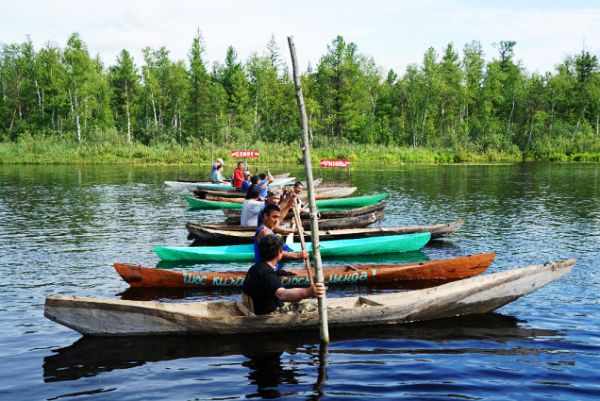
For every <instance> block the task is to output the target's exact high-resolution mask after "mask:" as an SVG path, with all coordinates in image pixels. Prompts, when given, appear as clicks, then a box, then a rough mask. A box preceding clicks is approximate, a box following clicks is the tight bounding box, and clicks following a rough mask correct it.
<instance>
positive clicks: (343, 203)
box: [185, 193, 387, 210]
mask: <svg viewBox="0 0 600 401" xmlns="http://www.w3.org/2000/svg"><path fill="white" fill-rule="evenodd" d="M386 197H387V194H386V193H382V194H375V195H366V196H355V197H352V198H339V199H325V200H319V201H317V202H316V203H317V208H318V209H319V210H329V209H352V208H359V207H365V206H373V205H376V204H378V203H380V202H382V201H383V200H384V199H385V198H386ZM185 200H186V201H187V202H188V204H189V205H190V207H191V208H192V209H233V210H241V209H242V204H241V203H235V202H232V201H231V200H229V199H227V200H225V201H223V200H221V201H213V200H208V199H198V198H196V197H194V196H191V195H186V196H185ZM242 203H243V202H242Z"/></svg>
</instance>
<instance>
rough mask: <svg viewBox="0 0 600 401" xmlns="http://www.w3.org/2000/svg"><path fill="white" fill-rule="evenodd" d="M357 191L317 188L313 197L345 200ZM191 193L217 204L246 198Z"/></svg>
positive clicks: (230, 193) (224, 193) (217, 192)
mask: <svg viewBox="0 0 600 401" xmlns="http://www.w3.org/2000/svg"><path fill="white" fill-rule="evenodd" d="M357 189H358V188H357V187H348V188H331V187H325V188H321V187H317V188H316V191H315V192H316V194H315V196H316V199H317V200H323V199H338V198H345V197H348V196H350V195H352V194H353V193H354V192H356V190H357ZM193 193H194V196H195V197H196V198H198V199H206V200H211V201H217V202H232V203H244V200H245V197H246V194H245V193H243V192H237V191H220V190H215V191H211V190H203V189H196V190H194V191H193ZM307 197H308V194H307V193H306V192H304V193H303V194H302V195H301V199H303V200H304V201H306V199H307Z"/></svg>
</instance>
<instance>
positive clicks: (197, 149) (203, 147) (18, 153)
mask: <svg viewBox="0 0 600 401" xmlns="http://www.w3.org/2000/svg"><path fill="white" fill-rule="evenodd" d="M233 149H258V150H260V158H259V159H249V161H250V162H251V163H252V161H253V160H256V161H257V162H258V163H260V164H290V163H296V164H299V165H301V164H302V162H301V150H300V146H299V144H298V143H291V144H282V143H261V142H258V143H255V144H251V145H246V146H244V145H239V144H232V145H231V147H228V148H225V147H222V146H219V147H217V146H215V147H214V149H213V151H212V157H213V158H214V159H216V158H223V159H225V160H227V161H228V162H229V163H233V162H234V160H236V159H232V158H231V157H230V155H231V151H232V150H233ZM312 153H313V154H312V157H313V163H315V164H318V163H319V160H320V159H349V160H350V161H351V163H353V164H354V165H356V164H369V163H385V164H386V165H388V164H392V165H402V164H433V165H441V164H450V165H461V164H498V163H502V164H504V163H508V164H512V163H521V162H576V163H582V162H583V163H585V162H592V163H596V162H600V153H570V154H567V153H560V152H554V153H550V154H548V155H544V156H540V155H534V154H523V153H521V152H517V153H506V152H501V151H496V150H489V151H487V152H477V151H474V150H465V151H456V150H447V149H429V148H409V147H397V146H383V145H363V144H357V145H352V144H344V145H340V146H335V147H333V146H322V147H317V148H313V149H312ZM237 160H243V159H237ZM210 163H211V146H210V144H204V143H193V144H189V145H185V146H181V145H179V144H173V143H161V144H155V145H143V144H139V143H134V144H129V145H128V144H113V143H88V144H82V145H76V144H72V143H65V142H63V141H56V140H49V139H47V138H39V137H30V138H29V140H25V141H19V142H4V143H0V164H7V165H8V164H12V165H103V164H104V165H134V166H193V165H209V164H210Z"/></svg>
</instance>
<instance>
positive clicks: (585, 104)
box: [0, 33, 600, 162]
mask: <svg viewBox="0 0 600 401" xmlns="http://www.w3.org/2000/svg"><path fill="white" fill-rule="evenodd" d="M204 45H205V43H204V39H203V38H202V36H201V35H200V34H198V35H197V36H196V37H194V38H193V39H192V40H191V45H190V48H189V52H188V58H187V59H186V60H174V59H172V57H171V56H170V53H169V50H168V49H167V48H165V47H161V48H151V47H146V48H144V49H142V54H143V60H134V59H133V58H132V56H131V54H130V52H129V51H127V50H125V49H123V50H122V51H121V52H120V53H119V55H118V57H117V60H116V62H115V63H114V65H105V64H104V62H103V61H102V60H101V59H100V58H99V57H98V56H95V57H94V56H93V55H91V54H90V52H89V50H88V48H87V46H86V44H85V42H84V41H83V39H82V38H81V37H80V35H78V34H77V33H74V34H72V35H71V36H70V38H69V39H68V41H67V43H66V46H64V47H60V46H58V45H56V44H52V43H48V44H46V45H45V46H44V47H42V48H40V49H35V48H34V46H33V44H32V41H31V40H30V39H28V40H26V41H25V42H23V43H12V44H3V45H2V46H1V48H0V92H1V96H0V159H2V158H4V159H6V160H8V159H10V158H11V157H13V158H14V157H15V152H17V153H18V152H20V151H22V150H23V148H22V144H23V143H24V144H38V145H39V144H47V145H48V146H50V144H54V145H53V146H57V147H58V149H59V150H60V149H66V148H73V149H79V148H85V147H86V146H87V147H88V148H89V147H90V146H95V147H98V146H102V147H103V149H105V152H109V151H110V149H111V147H114V148H115V149H117V148H118V149H122V148H124V147H125V148H126V147H137V149H141V148H148V149H152V148H153V147H154V148H161V149H165V146H167V147H168V148H169V149H173V148H180V149H186V148H199V147H201V148H204V149H206V148H207V147H210V146H211V144H214V146H215V147H218V148H219V147H220V148H221V149H233V148H238V149H243V148H252V147H253V146H258V145H260V144H266V145H265V146H277V147H278V149H279V148H281V149H285V148H286V146H287V145H289V144H294V143H296V144H297V143H298V140H299V132H300V126H299V118H298V109H297V105H296V99H295V92H294V90H295V89H294V85H293V82H292V79H291V72H290V71H289V68H288V65H287V62H286V60H287V59H288V57H287V49H283V50H282V49H279V48H278V47H277V45H276V42H275V39H274V38H271V40H270V41H269V42H268V43H267V45H266V48H265V50H264V51H261V52H255V53H253V54H252V55H251V56H250V57H249V58H248V59H247V60H240V59H239V57H238V55H237V53H236V51H235V49H234V48H233V47H229V48H228V49H227V52H226V54H225V57H224V60H223V61H222V62H214V63H213V64H212V65H209V63H208V62H207V60H205V59H204V55H205V54H204V53H205V52H204ZM516 46H517V43H516V42H515V41H510V40H507V41H499V42H498V43H496V44H495V45H494V47H495V49H496V50H497V54H495V55H493V57H490V58H489V61H486V55H485V54H484V52H483V50H482V45H481V44H480V43H479V42H477V41H473V42H471V43H468V44H466V45H465V46H464V47H463V48H462V49H457V48H456V47H455V46H454V44H452V43H450V44H448V45H447V46H446V47H445V48H443V49H440V50H439V51H438V50H436V49H434V48H429V49H427V50H426V51H425V52H424V55H423V59H422V60H420V61H419V62H418V63H415V64H411V65H409V66H408V67H407V68H406V70H405V71H402V72H400V71H393V70H389V71H384V70H383V69H382V68H381V67H379V66H378V65H377V63H376V61H375V60H374V59H373V58H372V57H369V56H367V55H364V54H362V53H360V52H359V49H358V46H357V45H356V44H355V43H352V42H347V41H345V40H344V38H343V37H342V36H337V37H336V38H335V39H333V40H332V41H331V43H330V44H328V45H327V48H326V52H325V53H324V54H323V55H322V56H321V58H320V59H319V61H318V63H317V64H316V65H315V66H312V65H308V66H306V67H305V68H304V69H303V71H302V78H301V79H302V85H303V92H304V97H305V102H306V106H307V112H308V116H309V120H310V127H311V138H312V145H313V146H314V147H315V148H316V149H322V150H323V152H324V153H321V154H328V153H327V152H326V150H328V149H329V150H331V152H330V153H329V154H330V155H331V156H333V157H336V156H345V157H347V156H348V155H347V154H345V153H344V151H343V149H346V150H348V149H354V152H355V153H353V155H354V156H356V150H357V149H376V152H375V153H377V152H380V151H381V149H383V151H384V152H385V150H386V149H387V150H388V153H389V152H391V153H392V155H391V157H389V159H391V160H393V158H394V156H393V154H394V152H396V151H398V152H399V151H400V150H402V152H404V153H407V152H408V153H411V152H413V153H415V154H416V153H419V152H420V154H424V153H427V152H434V153H435V152H438V153H440V152H442V153H445V154H450V155H453V156H451V157H450V161H463V159H465V157H462V158H461V157H460V156H457V155H461V154H480V155H489V157H488V159H490V160H491V159H502V158H512V159H515V160H591V161H600V68H599V63H598V57H597V56H596V55H593V54H590V53H589V51H587V50H585V49H584V50H581V51H578V52H574V55H572V56H569V57H567V58H566V59H565V60H562V61H559V60H557V65H556V68H555V70H554V71H551V72H546V73H544V74H543V75H541V74H539V73H529V72H528V71H527V70H526V69H525V68H524V67H523V65H522V63H521V61H518V60H515V55H514V53H515V48H516ZM299 50H300V51H301V49H299ZM19 144H21V145H19ZM56 144H58V145H56ZM40 149H41V148H40V147H39V146H38V148H37V150H36V151H38V152H43V150H40ZM107 149H108V150H107ZM336 149H337V150H336ZM203 155H204V156H206V155H207V153H203ZM494 155H495V156H494ZM182 157H183V156H182ZM416 158H417V159H418V158H419V157H418V156H417V157H416ZM466 159H469V157H466ZM6 160H4V161H5V162H6ZM0 162H2V160H0Z"/></svg>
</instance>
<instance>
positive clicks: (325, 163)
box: [319, 159, 350, 168]
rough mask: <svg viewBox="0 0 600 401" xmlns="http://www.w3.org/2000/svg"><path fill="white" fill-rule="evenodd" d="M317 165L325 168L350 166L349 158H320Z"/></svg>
mask: <svg viewBox="0 0 600 401" xmlns="http://www.w3.org/2000/svg"><path fill="white" fill-rule="evenodd" d="M319 166H320V167H326V168H346V167H348V166H350V160H348V159H321V162H320V163H319Z"/></svg>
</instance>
